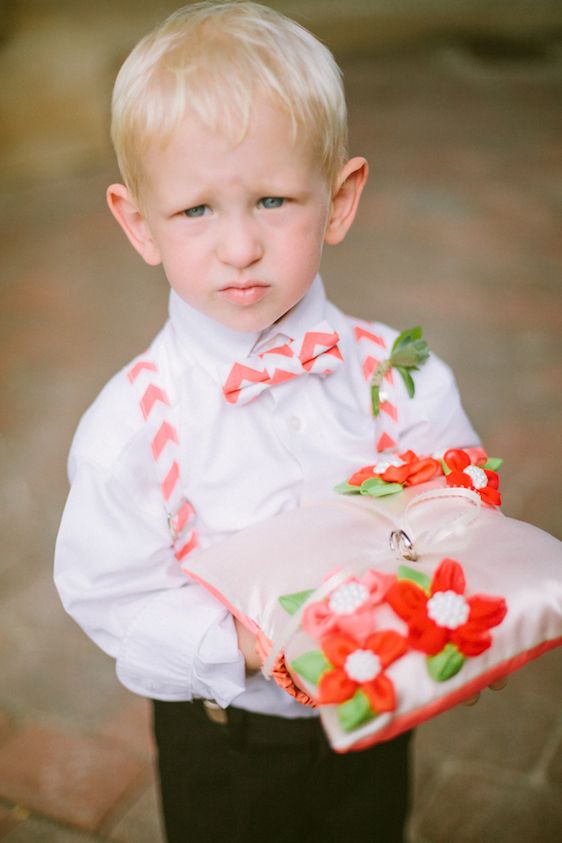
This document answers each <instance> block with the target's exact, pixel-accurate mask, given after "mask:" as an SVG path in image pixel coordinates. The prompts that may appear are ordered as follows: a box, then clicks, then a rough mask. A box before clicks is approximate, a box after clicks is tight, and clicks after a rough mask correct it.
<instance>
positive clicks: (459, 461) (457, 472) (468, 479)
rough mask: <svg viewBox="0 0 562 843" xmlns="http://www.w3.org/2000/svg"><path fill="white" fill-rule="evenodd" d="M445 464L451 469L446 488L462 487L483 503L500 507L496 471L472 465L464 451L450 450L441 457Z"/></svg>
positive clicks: (498, 480) (498, 481)
mask: <svg viewBox="0 0 562 843" xmlns="http://www.w3.org/2000/svg"><path fill="white" fill-rule="evenodd" d="M443 460H444V461H445V464H446V465H447V466H448V467H449V468H450V469H451V473H450V474H448V475H447V478H446V482H447V486H462V487H464V488H465V489H473V491H475V492H477V493H478V494H479V495H480V497H481V498H482V500H483V501H484V503H487V504H488V505H489V506H500V504H501V502H502V499H501V495H500V493H499V491H498V488H499V485H500V478H499V476H498V473H497V472H496V471H490V469H489V468H480V467H479V466H476V465H472V463H471V461H470V457H469V455H468V454H467V453H466V451H461V450H460V449H459V448H451V450H449V451H447V452H446V453H445V455H444V457H443Z"/></svg>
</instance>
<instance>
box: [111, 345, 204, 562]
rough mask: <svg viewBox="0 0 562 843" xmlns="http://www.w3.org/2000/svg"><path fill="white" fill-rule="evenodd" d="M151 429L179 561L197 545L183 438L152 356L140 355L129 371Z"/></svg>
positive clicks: (169, 524) (152, 449) (151, 440)
mask: <svg viewBox="0 0 562 843" xmlns="http://www.w3.org/2000/svg"><path fill="white" fill-rule="evenodd" d="M127 379H128V381H129V383H130V384H131V386H132V388H133V389H134V391H135V394H136V398H137V401H138V405H139V407H140V410H141V413H142V417H143V419H144V421H145V423H146V425H147V428H148V431H149V439H150V445H151V453H152V459H153V462H154V467H155V470H156V475H157V477H158V481H159V483H160V490H161V492H162V498H163V502H164V506H165V509H166V515H167V518H168V526H169V528H170V537H171V540H172V545H173V547H174V552H175V557H176V559H177V560H178V562H180V561H181V560H182V559H183V558H184V557H185V556H187V554H188V553H191V551H192V550H194V549H195V548H196V547H197V546H198V540H197V532H196V530H195V529H194V526H193V525H194V521H195V510H194V509H193V507H192V505H191V504H190V502H189V501H188V500H187V499H186V498H185V497H184V495H183V494H182V483H181V472H180V464H181V461H180V441H179V435H178V431H177V428H176V427H175V425H174V424H173V410H172V405H171V402H170V399H169V397H168V394H167V393H166V390H165V389H164V388H163V387H162V383H161V377H160V373H159V371H158V367H157V366H156V363H154V361H153V360H151V359H150V358H149V357H140V358H138V359H137V360H136V361H135V362H134V363H133V365H132V366H131V367H130V368H129V370H128V372H127Z"/></svg>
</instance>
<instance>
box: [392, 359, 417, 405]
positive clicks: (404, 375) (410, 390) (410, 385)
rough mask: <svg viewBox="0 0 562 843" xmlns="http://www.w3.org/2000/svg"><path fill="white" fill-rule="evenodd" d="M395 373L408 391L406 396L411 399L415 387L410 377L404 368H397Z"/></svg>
mask: <svg viewBox="0 0 562 843" xmlns="http://www.w3.org/2000/svg"><path fill="white" fill-rule="evenodd" d="M396 371H397V372H398V374H399V375H400V377H401V378H402V380H403V381H404V383H405V385H406V389H407V390H408V395H409V396H410V398H413V397H414V395H415V392H416V386H415V384H414V379H413V377H412V376H411V374H410V373H409V371H408V370H407V369H405V368H404V366H397V367H396Z"/></svg>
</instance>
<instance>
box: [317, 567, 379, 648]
mask: <svg viewBox="0 0 562 843" xmlns="http://www.w3.org/2000/svg"><path fill="white" fill-rule="evenodd" d="M394 580H395V577H394V575H391V574H383V573H381V572H380V571H375V570H369V571H367V572H366V573H365V574H364V575H363V576H362V577H361V578H356V577H350V578H349V579H348V580H346V581H345V582H344V583H343V584H342V585H340V586H338V588H335V589H334V590H333V591H332V592H331V594H329V595H328V597H327V598H326V599H325V600H319V601H318V602H316V603H311V604H310V605H309V606H307V608H306V609H305V610H304V613H303V617H302V627H303V629H304V630H305V631H306V632H308V634H309V635H310V636H312V638H314V639H315V640H316V641H320V640H321V639H323V638H324V637H325V636H326V635H328V634H330V633H332V632H335V631H336V630H339V631H340V632H343V633H347V634H348V635H351V636H352V637H354V638H356V639H358V640H359V641H363V640H364V639H365V638H366V637H367V636H368V635H370V634H371V633H372V632H374V629H375V615H374V612H373V610H374V609H375V607H376V606H379V605H380V604H381V603H382V602H383V601H384V599H385V596H386V593H387V591H388V589H389V588H390V586H391V585H392V583H393V582H394Z"/></svg>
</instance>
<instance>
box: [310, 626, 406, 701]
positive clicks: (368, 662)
mask: <svg viewBox="0 0 562 843" xmlns="http://www.w3.org/2000/svg"><path fill="white" fill-rule="evenodd" d="M322 649H323V651H324V655H325V656H326V658H327V659H328V661H329V662H330V664H332V665H333V669H332V670H327V671H326V672H325V673H324V674H323V675H322V676H321V677H320V680H319V682H318V694H317V699H318V703H319V704H320V705H325V704H328V703H343V702H346V701H347V700H350V699H351V698H352V697H353V696H354V694H355V692H356V691H357V690H358V689H360V690H361V691H363V693H364V694H365V696H366V697H367V699H368V700H369V705H370V706H371V709H372V710H373V711H374V712H382V711H393V710H394V709H395V708H396V693H395V691H394V685H393V684H392V682H391V680H390V679H389V678H388V676H387V675H386V674H385V672H384V671H385V669H386V668H387V667H388V666H389V665H391V664H392V662H394V661H396V659H399V658H400V656H403V655H404V653H405V652H406V650H407V649H408V642H407V641H406V639H405V638H403V636H402V635H400V634H399V633H398V632H394V631H393V630H384V631H381V632H375V633H374V634H373V635H370V636H369V637H368V638H367V640H366V641H365V643H364V644H363V645H362V644H360V643H359V642H358V641H356V640H355V639H354V638H352V637H351V636H350V635H342V634H340V633H334V634H332V635H328V636H326V638H325V639H324V640H323V641H322Z"/></svg>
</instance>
